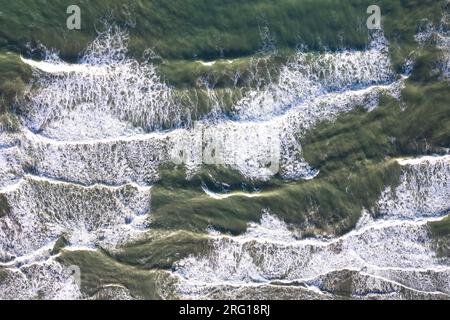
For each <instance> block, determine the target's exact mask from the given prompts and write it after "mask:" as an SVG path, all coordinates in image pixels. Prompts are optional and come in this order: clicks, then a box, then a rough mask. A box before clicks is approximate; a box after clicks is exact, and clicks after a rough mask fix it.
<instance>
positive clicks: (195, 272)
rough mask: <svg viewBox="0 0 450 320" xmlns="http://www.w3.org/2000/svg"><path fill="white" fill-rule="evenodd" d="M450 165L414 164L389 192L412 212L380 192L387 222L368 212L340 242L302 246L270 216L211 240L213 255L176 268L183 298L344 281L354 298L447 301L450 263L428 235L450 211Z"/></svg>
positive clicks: (331, 287)
mask: <svg viewBox="0 0 450 320" xmlns="http://www.w3.org/2000/svg"><path fill="white" fill-rule="evenodd" d="M411 163H413V164H412V165H411ZM448 165H449V158H448V156H443V157H433V158H432V159H431V160H430V159H428V158H424V159H421V160H414V161H412V160H409V161H408V163H406V164H405V167H404V168H403V174H402V177H401V181H400V184H399V185H398V186H397V188H395V189H393V190H390V191H389V192H390V193H394V194H395V195H397V196H399V197H404V198H405V199H413V201H412V205H411V204H410V202H408V201H397V202H396V203H395V206H394V207H392V206H393V203H392V200H391V198H389V197H387V196H386V194H385V193H383V195H382V196H381V198H380V200H379V205H380V207H381V208H383V209H386V211H385V212H383V215H382V216H381V217H378V218H376V219H373V218H368V217H367V213H366V214H365V215H363V217H362V218H361V222H360V223H359V224H358V226H357V228H355V229H354V230H353V231H351V232H349V233H348V234H345V235H344V236H341V237H338V238H333V239H320V238H319V239H316V238H314V239H301V240H298V239H296V237H295V232H293V231H291V230H290V229H289V228H288V226H287V225H286V224H285V223H284V222H282V221H281V220H279V219H278V218H276V217H275V216H274V215H272V214H270V213H268V212H266V213H265V214H264V215H263V218H262V220H261V223H260V224H250V225H249V227H248V230H247V232H246V233H245V234H243V235H240V236H236V237H231V236H228V235H220V234H217V233H213V234H211V235H210V238H211V240H210V245H211V247H210V251H209V253H207V254H204V255H200V256H190V257H188V258H186V259H183V260H181V261H180V262H178V263H177V264H176V271H175V274H176V275H177V276H178V277H179V279H180V284H179V285H180V294H181V295H182V296H184V297H197V298H204V297H205V295H207V294H209V292H210V291H211V289H212V288H216V289H217V288H219V287H227V286H231V287H233V286H241V285H248V284H253V285H267V284H270V283H273V282H276V281H281V282H282V283H291V284H293V283H303V284H304V285H305V284H306V285H308V286H311V287H315V288H319V289H320V290H324V291H328V292H335V293H338V291H339V287H341V283H342V282H343V281H344V280H345V279H347V280H348V281H350V283H351V287H350V288H352V290H351V291H350V292H349V294H350V295H353V296H354V297H358V296H365V297H368V296H370V294H371V293H373V292H377V293H378V296H380V297H383V298H386V297H389V296H390V297H391V298H407V297H410V298H411V297H415V298H420V297H422V298H423V297H427V295H428V297H430V296H433V295H434V296H435V297H441V298H442V297H446V295H447V298H448V295H450V281H449V278H448V275H449V273H450V262H449V261H446V260H445V259H444V260H443V259H440V258H438V257H437V256H436V253H435V251H434V249H433V246H432V240H431V238H430V235H429V229H428V222H430V221H439V220H440V219H442V218H443V217H444V216H445V209H446V210H447V211H448V209H449V205H450V203H449V199H450V198H449V197H448V196H445V195H448V193H449V192H450V185H449V184H448V181H449V180H450V179H449V178H450V171H449V170H448V168H449V167H448ZM411 166H412V167H411ZM422 186H423V189H422ZM429 203H432V204H433V205H429ZM443 208H444V211H443V210H442V209H443ZM346 270H347V271H346ZM345 272H347V273H348V272H351V273H352V275H351V277H350V276H347V277H345V276H343V274H344V275H345ZM405 292H407V293H405ZM375 296H377V295H374V297H375Z"/></svg>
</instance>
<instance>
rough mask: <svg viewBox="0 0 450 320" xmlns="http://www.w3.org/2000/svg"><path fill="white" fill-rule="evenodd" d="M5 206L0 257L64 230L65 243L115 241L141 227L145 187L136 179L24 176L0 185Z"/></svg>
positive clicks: (0, 220)
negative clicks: (112, 181)
mask: <svg viewBox="0 0 450 320" xmlns="http://www.w3.org/2000/svg"><path fill="white" fill-rule="evenodd" d="M1 194H2V195H3V196H4V197H5V198H6V199H7V201H8V204H9V207H10V210H9V212H8V213H7V214H6V215H5V216H3V217H1V218H0V230H1V231H2V232H1V233H0V257H2V260H6V261H8V260H10V259H17V258H18V257H21V256H24V255H27V254H30V253H32V252H34V251H36V250H39V249H40V248H42V247H46V246H47V245H49V244H51V243H55V241H56V240H57V239H58V238H59V237H61V236H64V237H65V238H66V239H67V240H68V242H69V245H72V246H84V247H93V246H96V245H101V246H115V245H117V244H120V243H121V242H123V241H125V240H127V239H129V238H131V237H133V236H136V235H137V233H139V232H140V231H141V230H142V231H143V230H145V220H142V219H139V217H142V216H145V217H146V216H147V215H148V213H149V211H150V190H149V189H147V188H141V187H138V186H135V185H124V186H122V187H116V188H112V187H108V186H101V185H94V186H91V187H84V186H79V185H73V184H70V183H65V182H59V181H52V180H49V179H45V178H41V177H34V176H25V177H24V178H23V179H22V181H21V182H19V183H18V184H16V185H15V187H14V188H8V189H6V190H2V191H1Z"/></svg>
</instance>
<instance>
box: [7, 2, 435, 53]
mask: <svg viewBox="0 0 450 320" xmlns="http://www.w3.org/2000/svg"><path fill="white" fill-rule="evenodd" d="M74 4H75V5H79V6H80V8H81V13H82V17H81V19H82V20H81V21H82V25H81V30H68V29H67V27H66V19H67V17H68V15H67V14H66V9H67V7H68V6H69V5H74ZM372 4H374V3H373V1H370V0H349V1H345V2H343V1H336V0H303V1H290V0H279V1H276V2H274V1H270V0H251V1H245V2H242V1H238V0H232V1H225V2H224V1H220V0H211V1H207V2H199V1H196V0H183V1H182V0H172V1H164V0H150V1H145V2H143V1H137V0H128V1H126V2H123V1H118V0H104V1H101V2H100V1H99V2H96V3H92V1H87V0H76V1H72V0H57V1H52V3H51V5H48V3H47V2H46V1H44V0H36V1H33V2H32V3H31V2H29V1H26V0H17V1H10V2H8V3H4V4H3V5H2V13H3V14H2V15H1V16H0V23H1V25H2V30H1V31H0V45H2V46H8V47H10V48H16V49H18V50H22V51H26V50H27V48H26V44H27V43H29V42H31V43H35V44H37V43H43V44H45V45H46V46H47V47H49V48H56V49H58V50H59V51H61V54H62V56H63V57H65V58H67V59H72V60H75V59H76V58H77V57H78V54H79V53H80V52H81V50H83V49H84V47H85V45H86V43H88V42H89V41H91V40H92V39H93V38H94V37H95V29H96V28H97V29H100V28H101V27H102V24H101V22H100V20H101V19H103V20H107V21H113V22H114V23H116V24H118V25H120V26H123V27H127V28H130V30H131V31H132V37H131V48H132V51H133V52H135V53H142V52H143V51H144V50H145V49H147V48H149V47H152V48H154V49H155V51H156V52H158V53H159V54H161V55H162V56H163V57H165V58H184V59H196V58H202V59H205V60H209V59H216V58H223V57H225V58H229V57H237V56H244V55H250V54H253V53H254V52H256V51H258V50H262V49H271V48H273V47H274V46H277V47H279V48H294V47H295V46H296V45H298V43H299V42H302V43H304V44H306V45H308V47H309V48H310V49H311V50H323V48H325V47H326V48H330V49H332V50H334V49H338V48H342V47H345V48H362V47H364V46H365V45H366V44H367V34H368V32H367V28H366V20H367V18H368V16H369V15H368V14H367V13H366V9H367V7H368V6H369V5H372ZM375 4H377V5H379V6H380V8H381V13H382V16H383V18H384V19H383V27H384V29H385V32H386V34H387V36H388V38H389V39H390V40H391V41H392V42H393V44H394V47H395V49H394V51H395V52H396V53H395V56H398V57H400V56H404V55H405V54H409V52H410V49H411V48H410V47H411V46H412V45H413V41H414V40H413V38H412V36H413V35H414V33H415V32H416V28H417V25H418V24H419V23H420V21H421V19H423V18H428V19H430V20H433V21H434V20H435V21H437V20H439V17H440V15H441V12H442V4H443V1H439V0H425V1H424V0H422V1H419V0H409V1H402V0H395V1H392V0H382V1H377V2H376V3H375Z"/></svg>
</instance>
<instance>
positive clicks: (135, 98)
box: [22, 31, 402, 184]
mask: <svg viewBox="0 0 450 320" xmlns="http://www.w3.org/2000/svg"><path fill="white" fill-rule="evenodd" d="M126 40H127V37H126V34H124V33H123V32H120V31H117V32H106V33H103V34H101V35H100V36H99V37H98V39H97V40H96V41H94V43H93V44H92V45H91V46H90V47H89V48H88V50H87V53H86V54H85V56H84V58H83V59H82V61H81V63H80V64H79V65H68V64H65V63H63V62H61V61H59V60H58V59H57V58H55V57H53V56H52V58H51V59H50V60H49V61H44V62H40V63H37V62H30V61H29V60H24V61H26V62H27V63H29V64H30V65H32V66H33V67H35V68H37V69H40V70H44V71H47V72H50V73H52V74H53V76H45V75H42V76H41V80H40V81H39V82H38V84H39V89H38V91H37V93H32V94H31V96H30V100H31V102H30V103H29V104H28V107H27V110H26V111H27V112H26V114H27V115H28V116H27V125H28V126H29V127H30V128H31V129H33V130H41V133H40V134H39V135H38V136H36V137H31V135H30V134H29V132H28V133H27V134H26V141H25V142H24V146H25V148H26V152H25V155H24V156H23V157H22V158H23V159H25V158H29V159H30V162H31V163H33V165H34V168H35V169H36V170H37V172H38V173H39V174H43V175H47V176H51V177H55V178H58V179H63V180H68V181H74V182H78V183H83V184H92V183H95V182H106V183H110V184H122V183H124V182H128V181H135V182H137V183H140V184H149V183H152V182H154V181H156V180H158V179H159V168H160V166H161V165H162V164H165V163H167V162H177V161H180V158H179V157H178V156H179V154H180V153H181V154H182V158H181V161H182V163H183V164H184V165H185V166H186V167H187V169H188V176H192V175H193V174H195V172H196V171H197V170H198V169H199V168H200V167H201V166H202V165H204V164H216V165H217V164H218V165H225V166H228V167H230V168H232V169H235V170H238V171H239V172H240V173H241V174H242V175H244V176H245V177H247V178H251V179H263V180H265V179H269V178H270V177H272V176H273V175H275V174H277V173H280V174H281V176H282V177H283V178H285V179H300V178H303V179H311V178H313V177H315V176H316V175H317V173H318V172H317V171H316V170H314V168H311V167H310V166H309V165H308V164H307V163H306V162H305V161H304V159H303V158H302V156H301V149H302V148H301V145H300V144H299V142H298V138H299V135H301V134H302V133H303V132H304V131H306V130H307V129H310V128H311V127H312V126H314V125H315V124H316V123H317V122H318V121H322V120H326V119H333V118H335V117H336V116H337V115H338V114H340V113H342V112H348V111H351V110H352V109H353V108H354V107H355V106H359V105H364V106H366V107H367V109H368V110H370V109H371V108H373V107H375V106H376V105H377V101H378V100H377V97H378V95H379V94H380V93H388V94H392V95H398V93H399V90H400V88H401V87H402V80H398V81H394V78H395V77H394V75H393V72H392V70H391V66H390V64H389V56H388V50H387V49H388V44H387V41H386V39H385V38H384V37H383V35H382V34H376V35H375V36H374V39H373V41H372V43H371V46H370V47H369V48H368V49H367V50H365V51H342V52H337V53H325V54H306V53H302V52H299V53H298V54H297V55H296V56H295V57H294V58H293V59H291V61H290V62H289V63H288V64H286V65H285V66H284V67H282V70H281V75H280V77H279V80H278V81H276V82H273V83H271V84H270V85H269V86H267V87H263V88H262V89H258V90H250V91H247V93H246V94H245V95H244V97H243V98H242V100H240V101H239V102H238V103H237V104H236V105H235V106H234V107H233V109H234V110H235V112H236V115H237V120H234V121H221V120H219V121H217V120H216V121H213V122H211V121H210V120H202V121H199V122H198V123H197V125H196V126H194V127H193V128H191V129H177V130H173V131H170V132H168V133H159V134H143V132H144V131H145V130H147V129H150V127H158V126H161V125H162V123H163V122H167V121H169V122H172V123H173V124H174V123H179V122H180V121H181V119H182V118H183V117H184V116H183V114H184V113H185V111H183V110H182V107H181V105H180V104H177V103H176V102H175V100H174V99H172V93H171V90H170V88H168V87H167V86H166V85H165V84H163V83H162V82H161V81H160V80H159V77H158V76H157V74H156V70H155V68H154V66H152V65H151V64H148V63H143V64H141V63H138V62H136V61H134V60H131V59H129V58H127V57H126ZM55 75H56V76H55ZM117 88H120V90H118V89H117ZM122 91H123V94H122V93H120V92H122ZM211 99H213V100H214V97H213V95H211ZM214 105H216V107H215V109H214V110H212V112H213V113H217V112H220V110H222V109H223V106H222V105H221V102H220V101H216V102H214ZM216 109H217V110H216ZM187 118H189V117H188V116H186V119H187ZM255 119H257V120H258V121H250V120H255ZM132 122H133V123H134V125H131V123H132ZM41 135H43V136H46V137H49V138H51V139H45V138H40V137H41ZM123 136H126V137H123ZM55 140H56V141H55ZM203 145H206V149H205V148H203ZM211 153H215V154H214V156H213V157H211ZM50 155H51V156H50ZM208 161H210V162H211V161H212V163H209V162H208ZM113 172H114V175H113V174H112V173H113Z"/></svg>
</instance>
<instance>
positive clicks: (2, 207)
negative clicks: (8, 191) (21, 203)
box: [0, 194, 11, 218]
mask: <svg viewBox="0 0 450 320" xmlns="http://www.w3.org/2000/svg"><path fill="white" fill-rule="evenodd" d="M10 210H11V207H10V206H9V203H8V199H7V198H6V196H5V195H4V194H0V218H2V217H4V216H6V215H8V214H9V212H10Z"/></svg>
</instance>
